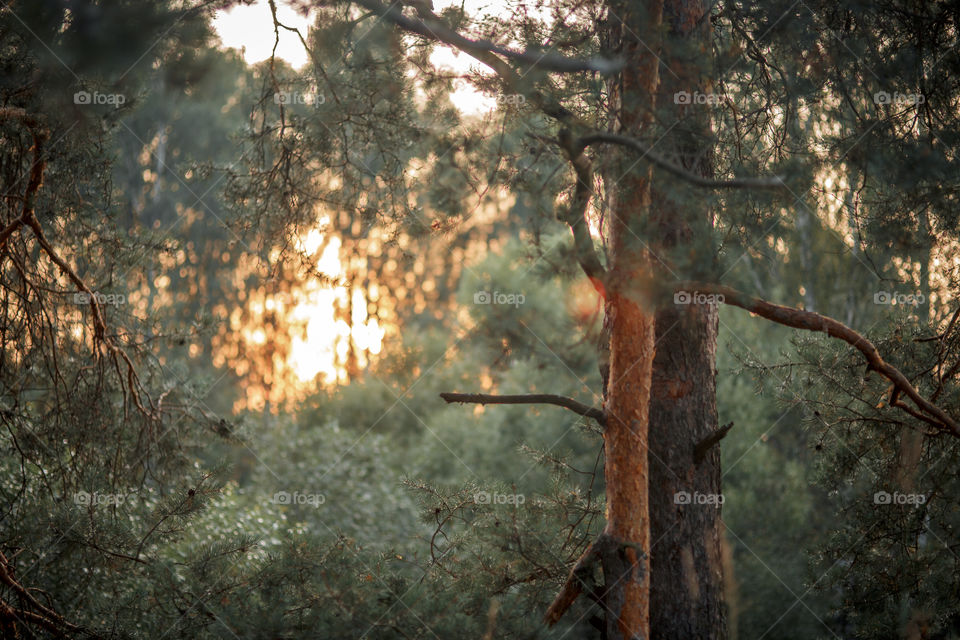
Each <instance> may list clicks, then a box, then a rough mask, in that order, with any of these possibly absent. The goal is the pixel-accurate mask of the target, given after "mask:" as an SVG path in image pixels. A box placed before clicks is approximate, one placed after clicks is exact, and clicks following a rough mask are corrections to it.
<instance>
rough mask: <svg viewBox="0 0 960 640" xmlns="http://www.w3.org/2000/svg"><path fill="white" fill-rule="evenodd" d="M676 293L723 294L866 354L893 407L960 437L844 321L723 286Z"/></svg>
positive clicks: (697, 285) (695, 286) (694, 285)
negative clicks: (887, 387)
mask: <svg viewBox="0 0 960 640" xmlns="http://www.w3.org/2000/svg"><path fill="white" fill-rule="evenodd" d="M675 290H676V291H691V290H695V291H697V292H704V293H709V294H717V295H721V296H723V302H724V303H725V304H731V305H733V306H735V307H740V308H741V309H745V310H747V311H749V312H750V313H754V314H756V315H758V316H760V317H761V318H766V319H767V320H771V321H773V322H776V323H778V324H782V325H784V326H787V327H793V328H795V329H805V330H807V331H822V332H823V333H826V334H827V335H828V336H830V337H832V338H839V339H840V340H843V341H844V342H846V343H847V344H849V345H850V346H852V347H854V348H856V349H857V350H858V351H859V352H860V353H862V354H863V357H864V358H865V359H866V361H867V364H868V366H869V368H870V369H872V370H873V371H876V372H877V373H879V374H880V375H882V376H883V377H885V378H886V379H887V380H889V381H890V382H891V383H893V385H894V388H895V389H896V390H897V393H896V394H893V395H892V396H891V404H892V405H893V406H895V407H897V408H899V409H902V410H905V411H906V412H907V413H909V414H910V415H912V416H914V417H919V418H920V419H922V420H923V421H925V422H927V423H929V424H933V425H936V426H938V427H940V428H941V429H945V430H947V431H949V432H950V434H951V435H953V436H955V437H958V438H960V425H958V424H957V422H956V421H955V420H954V419H953V418H952V417H950V415H948V414H947V413H946V412H945V411H944V410H943V409H941V408H940V407H938V406H937V405H935V404H933V403H932V402H930V401H929V400H927V399H926V398H924V397H923V396H922V395H920V392H919V391H917V389H916V388H915V387H914V386H913V385H912V384H911V383H910V381H909V380H908V379H907V377H906V376H905V375H903V373H901V371H900V370H899V369H897V368H896V367H894V366H893V365H891V364H889V363H888V362H886V361H885V360H884V359H883V358H882V357H881V356H880V352H879V351H878V350H877V347H876V346H875V345H874V344H873V343H872V342H870V340H868V339H867V338H866V337H864V336H863V335H861V334H859V333H857V332H856V331H854V330H853V329H851V328H850V327H848V326H847V325H845V324H843V323H842V322H839V321H837V320H834V319H833V318H830V317H827V316H824V315H821V314H819V313H815V312H813V311H804V310H803V309H794V308H792V307H785V306H782V305H779V304H773V303H772V302H767V301H766V300H761V299H760V298H754V297H751V296H749V295H747V294H745V293H743V292H740V291H737V290H736V289H732V288H730V287H726V286H723V285H719V284H712V283H704V282H687V283H681V284H680V285H678V286H677V287H676V289H675ZM901 393H902V394H903V395H905V396H907V397H908V398H910V400H912V401H913V403H914V405H916V407H917V409H918V410H919V414H921V415H918V413H917V412H916V411H913V410H910V408H909V407H908V406H907V405H904V404H903V403H902V402H900V401H899V395H900V394H901Z"/></svg>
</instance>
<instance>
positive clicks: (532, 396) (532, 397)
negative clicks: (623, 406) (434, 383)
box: [440, 393, 607, 425]
mask: <svg viewBox="0 0 960 640" xmlns="http://www.w3.org/2000/svg"><path fill="white" fill-rule="evenodd" d="M440 397H441V398H443V399H444V400H445V401H446V402H447V403H448V404H449V403H452V402H461V403H472V404H554V405H557V406H558V407H563V408H565V409H569V410H570V411H573V412H574V413H578V414H580V415H581V416H585V417H587V418H593V419H594V420H596V421H597V422H599V423H600V424H601V425H606V423H607V414H605V413H604V412H603V411H602V410H600V409H597V408H596V407H590V406H587V405H585V404H583V403H580V402H577V401H576V400H574V399H573V398H567V397H566V396H558V395H554V394H552V393H529V394H521V395H504V396H497V395H491V394H488V393H441V394H440Z"/></svg>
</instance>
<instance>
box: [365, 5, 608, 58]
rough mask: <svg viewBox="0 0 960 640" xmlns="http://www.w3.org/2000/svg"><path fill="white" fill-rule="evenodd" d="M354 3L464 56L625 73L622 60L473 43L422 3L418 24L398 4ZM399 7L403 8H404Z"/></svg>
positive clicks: (418, 7) (419, 9) (475, 41)
mask: <svg viewBox="0 0 960 640" xmlns="http://www.w3.org/2000/svg"><path fill="white" fill-rule="evenodd" d="M354 2H356V4H358V5H360V6H361V7H363V8H365V9H369V10H370V11H373V12H375V13H376V14H377V15H380V16H383V17H384V18H386V19H388V20H389V21H390V22H392V23H394V24H396V25H397V26H399V27H402V28H404V29H406V30H407V31H412V32H413V33H417V34H419V35H421V36H424V37H425V38H429V39H431V40H439V41H440V42H443V43H445V44H448V45H450V46H451V47H454V48H456V49H460V50H461V51H465V52H471V51H472V52H478V53H479V52H487V53H492V54H496V55H498V56H503V57H504V58H508V59H510V60H515V61H517V62H520V63H522V64H524V65H528V66H530V67H531V68H540V69H543V70H545V71H558V72H561V73H571V72H578V71H595V72H597V73H602V74H611V73H616V72H617V71H619V70H620V69H622V68H623V64H624V61H623V59H620V58H618V59H614V60H608V59H606V58H588V59H586V60H580V59H576V58H566V57H564V56H558V55H556V54H553V53H544V52H541V51H514V50H513V49H508V48H506V47H502V46H500V45H498V44H496V43H494V42H491V41H489V40H471V39H470V38H466V37H464V36H462V35H460V34H459V33H457V32H456V31H454V30H453V29H450V28H449V27H447V26H446V25H444V24H443V22H442V21H441V19H440V18H439V16H437V15H436V14H434V13H432V12H430V11H427V10H426V7H423V6H421V5H422V3H418V6H417V10H418V12H419V13H420V17H421V19H419V20H418V19H416V18H411V17H408V16H405V15H403V12H402V11H401V10H400V8H398V3H394V4H392V5H390V6H387V5H385V4H382V3H380V2H377V1H376V0H354ZM400 6H402V4H401V5H400Z"/></svg>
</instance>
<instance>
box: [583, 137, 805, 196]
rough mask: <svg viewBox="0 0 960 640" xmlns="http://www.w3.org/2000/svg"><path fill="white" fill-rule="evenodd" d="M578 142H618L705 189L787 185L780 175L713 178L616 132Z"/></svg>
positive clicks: (774, 187)
mask: <svg viewBox="0 0 960 640" xmlns="http://www.w3.org/2000/svg"><path fill="white" fill-rule="evenodd" d="M578 142H579V144H581V145H583V146H590V145H593V144H597V143H607V144H618V145H621V146H624V147H627V148H629V149H633V150H634V151H637V152H638V153H640V155H641V158H640V159H641V160H649V161H650V162H652V163H653V164H654V165H656V166H658V167H660V168H661V169H663V170H664V171H666V172H668V173H672V174H673V175H675V176H677V177H678V178H683V179H684V180H685V181H687V182H689V183H690V184H694V185H696V186H698V187H704V188H707V189H786V188H787V185H786V183H785V182H784V181H783V178H782V177H781V176H774V177H772V178H734V179H733V180H715V179H713V178H706V177H704V176H701V175H697V174H696V173H692V172H690V171H687V170H686V169H684V168H683V167H681V166H678V165H676V164H674V163H673V162H670V161H669V160H667V159H666V158H664V157H663V156H661V155H660V154H658V153H657V152H655V151H654V150H653V149H651V148H650V147H648V146H646V145H645V144H643V143H642V142H640V141H639V140H637V139H635V138H631V137H629V136H622V135H620V134H617V133H605V132H597V133H590V134H587V135H585V136H583V137H581V138H580V140H579V141H578Z"/></svg>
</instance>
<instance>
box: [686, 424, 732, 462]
mask: <svg viewBox="0 0 960 640" xmlns="http://www.w3.org/2000/svg"><path fill="white" fill-rule="evenodd" d="M732 428H733V423H732V422H731V423H729V424H725V425H723V426H722V427H720V428H719V429H717V430H716V431H714V432H713V433H711V434H710V435H708V436H707V437H706V438H704V439H703V440H701V441H700V442H698V443H697V444H696V446H695V447H694V448H693V461H694V463H696V464H700V463H701V462H703V459H704V458H706V457H707V452H708V451H710V448H711V447H713V446H714V445H715V444H717V443H719V442H720V441H721V440H723V438H724V437H725V436H726V435H727V433H728V432H729V431H730V429H732Z"/></svg>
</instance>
